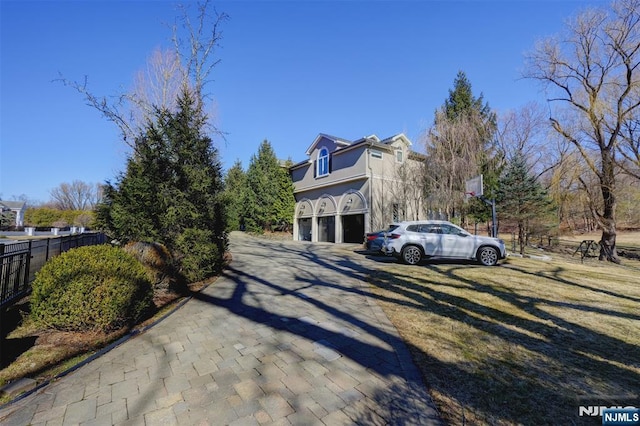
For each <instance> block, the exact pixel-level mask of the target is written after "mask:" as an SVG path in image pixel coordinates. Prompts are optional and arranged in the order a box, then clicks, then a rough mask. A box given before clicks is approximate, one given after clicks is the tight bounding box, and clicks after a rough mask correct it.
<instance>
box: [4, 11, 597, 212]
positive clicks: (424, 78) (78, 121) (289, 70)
mask: <svg viewBox="0 0 640 426" xmlns="http://www.w3.org/2000/svg"><path fill="white" fill-rule="evenodd" d="M587 4H593V5H597V6H606V5H607V3H606V2H604V1H590V2H587V1H578V0H572V1H562V0H553V1H552V0H547V1H542V0H539V1H517V0H511V1H508V0H504V1H489V0H475V1H457V0H452V1H430V0H425V1H418V0H414V1H402V0H400V1H366V0H362V1H349V0H343V1H321V0H315V1H314V0H311V1H268V0H263V1H248V0H247V1H221V2H214V3H213V5H215V7H216V9H217V10H218V11H221V12H225V13H227V14H228V15H229V16H230V19H229V20H228V21H226V22H225V23H224V25H223V26H222V31H223V40H222V43H221V48H220V49H219V50H218V52H217V56H218V58H219V59H220V60H221V62H220V63H219V65H218V66H217V67H216V68H215V70H214V71H213V74H212V77H213V79H214V81H213V82H212V83H211V84H210V85H209V86H207V88H208V91H209V92H210V93H211V94H212V96H213V99H214V100H215V108H214V111H215V114H214V115H215V117H214V122H215V124H216V125H217V126H218V127H219V128H220V129H221V130H222V131H224V132H226V133H227V137H226V140H219V139H218V140H216V144H217V147H218V148H219V150H220V153H221V158H222V162H223V165H224V167H225V168H227V167H230V166H231V165H232V164H233V163H234V162H235V160H236V159H239V160H241V161H242V164H243V166H244V167H245V168H246V167H247V166H248V164H249V160H250V157H251V155H252V154H254V153H255V152H257V149H258V146H259V144H260V143H261V142H262V141H263V140H264V139H268V140H269V141H270V142H271V144H272V145H273V147H274V149H275V151H276V153H277V155H278V156H279V157H281V158H289V157H290V158H291V159H292V160H294V161H296V162H297V161H301V160H303V159H304V153H305V150H306V149H307V148H308V146H309V145H310V144H311V143H312V142H313V140H314V139H315V137H316V136H317V135H318V134H319V133H328V134H332V135H335V136H339V137H342V138H346V139H357V138H360V137H362V136H365V135H370V134H376V135H378V136H379V137H381V138H385V137H388V136H391V135H393V134H396V133H400V132H404V133H405V134H406V135H407V136H408V137H409V139H411V140H412V141H413V142H414V149H416V150H418V151H419V150H421V146H420V142H419V140H420V136H421V134H422V133H423V132H424V131H425V130H426V129H427V128H428V127H429V126H430V125H431V123H432V121H433V116H434V111H435V110H436V109H437V108H439V107H440V106H441V105H442V104H443V103H444V100H445V99H446V98H447V96H448V92H449V90H450V89H451V88H452V87H453V81H454V79H455V77H456V74H457V72H458V71H459V70H461V71H464V72H465V73H466V75H467V77H468V79H469V80H470V82H471V84H472V88H473V91H474V94H475V95H476V96H479V95H480V94H483V96H484V99H485V101H487V102H488V103H489V105H490V106H491V107H492V108H493V109H494V110H495V111H497V112H498V113H501V112H504V111H507V110H510V109H515V108H518V107H521V106H523V105H524V104H526V103H528V102H531V101H540V102H543V101H544V99H545V95H544V93H543V92H541V90H540V87H539V86H537V85H536V84H535V82H533V81H530V80H523V79H522V78H521V73H522V68H523V64H524V61H523V55H524V53H525V52H526V51H528V50H531V49H532V48H533V46H534V43H535V41H536V40H538V39H540V38H542V37H545V36H549V35H552V34H556V33H558V32H559V31H561V30H562V28H563V27H564V24H565V20H566V19H567V18H568V17H570V16H571V15H573V14H575V13H576V12H578V11H580V10H582V9H583V8H584V7H585V6H586V5H587ZM177 14H178V12H177V11H176V8H175V2H173V1H153V0H148V1H38V2H35V1H28V0H27V1H7V0H0V28H1V29H0V82H1V85H0V197H1V198H3V199H12V198H13V197H15V196H20V195H22V194H24V195H26V196H27V198H28V199H29V200H34V201H47V200H49V198H50V197H49V192H50V190H51V189H53V188H55V187H57V186H59V185H60V184H61V183H63V182H71V181H73V180H76V179H77V180H81V181H84V182H88V183H101V182H104V181H105V180H114V178H115V177H116V176H117V174H118V172H120V171H122V170H123V169H124V165H125V161H126V156H127V147H126V145H125V144H124V143H123V142H122V141H120V140H119V133H118V130H117V128H116V127H115V125H114V124H112V123H110V122H108V121H107V120H106V119H104V118H103V117H102V116H101V115H100V113H99V112H98V111H96V110H94V109H92V108H91V107H89V106H87V105H85V103H84V101H83V99H82V96H81V95H79V94H78V93H77V92H75V91H74V90H72V89H70V88H68V87H65V86H64V85H62V84H61V83H59V82H54V81H53V80H55V79H56V78H58V76H59V75H60V74H62V75H63V76H64V77H66V78H68V79H70V80H78V81H82V80H83V79H84V77H85V76H87V78H88V82H89V89H90V90H91V91H92V92H93V93H94V94H96V95H101V96H102V95H106V96H110V95H116V94H118V93H120V92H122V91H123V90H126V89H129V88H130V87H131V86H132V84H133V79H134V76H135V74H136V73H137V72H138V71H139V70H140V69H142V68H143V67H144V66H145V61H146V59H147V57H148V56H149V55H150V54H151V53H152V52H153V50H154V49H156V48H158V47H169V46H170V42H169V39H170V35H171V34H170V30H169V29H168V28H167V26H166V25H167V24H168V23H171V22H173V20H174V17H175V16H176V15H177Z"/></svg>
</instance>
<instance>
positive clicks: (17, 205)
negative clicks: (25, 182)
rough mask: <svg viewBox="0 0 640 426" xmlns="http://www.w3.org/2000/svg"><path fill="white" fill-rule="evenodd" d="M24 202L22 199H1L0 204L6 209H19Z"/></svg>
mask: <svg viewBox="0 0 640 426" xmlns="http://www.w3.org/2000/svg"><path fill="white" fill-rule="evenodd" d="M25 204H26V203H25V202H24V201H1V200H0V206H3V207H5V208H8V209H14V210H21V209H22V208H23V207H24V205H25Z"/></svg>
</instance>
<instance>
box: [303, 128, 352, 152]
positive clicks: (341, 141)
mask: <svg viewBox="0 0 640 426" xmlns="http://www.w3.org/2000/svg"><path fill="white" fill-rule="evenodd" d="M322 139H329V140H331V141H333V143H335V144H336V145H340V146H349V145H351V142H349V141H348V140H346V139H342V138H339V137H336V136H331V135H327V134H326V133H320V134H319V135H318V136H317V137H316V138H315V140H314V141H313V143H312V144H311V146H310V147H309V148H307V152H306V154H307V155H311V153H312V152H313V150H314V149H315V148H316V145H318V143H319V142H320V141H321V140H322Z"/></svg>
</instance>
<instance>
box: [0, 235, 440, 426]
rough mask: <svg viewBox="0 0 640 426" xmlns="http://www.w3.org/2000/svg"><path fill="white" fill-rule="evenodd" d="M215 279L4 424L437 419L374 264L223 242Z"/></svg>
mask: <svg viewBox="0 0 640 426" xmlns="http://www.w3.org/2000/svg"><path fill="white" fill-rule="evenodd" d="M231 253H232V256H233V261H232V262H231V264H230V266H229V268H228V269H227V270H226V271H225V273H224V274H223V276H222V277H221V278H220V279H218V280H217V281H216V282H215V283H214V284H212V285H211V286H209V287H208V288H206V289H205V290H204V291H203V292H202V293H198V294H196V295H194V296H193V298H192V300H190V301H189V302H187V303H186V304H184V305H183V306H182V307H181V308H180V309H178V310H177V311H176V312H174V313H173V314H171V315H170V316H169V317H167V318H166V319H164V320H163V321H161V322H160V323H159V324H157V325H156V326H154V327H153V328H151V329H150V330H148V331H147V332H145V333H144V334H141V335H138V336H136V337H134V338H132V339H129V340H128V341H126V342H125V343H123V344H122V345H120V346H118V347H116V348H115V349H113V350H111V351H110V352H108V353H107V354H105V355H103V356H102V357H100V358H98V359H96V360H94V361H92V362H90V363H88V364H86V365H84V366H83V367H81V368H79V369H78V370H76V371H75V372H73V373H71V374H69V375H66V376H64V377H63V378H61V379H60V380H58V381H56V382H54V383H51V384H50V385H48V386H46V387H45V388H43V389H41V390H40V391H39V392H37V393H34V394H32V395H30V396H28V397H26V398H24V399H22V400H20V401H18V402H17V403H14V404H12V405H10V406H9V407H6V408H4V409H2V410H1V411H0V423H1V424H12V425H13V424H16V425H22V424H47V425H48V424H64V425H67V424H69V425H71V424H103V425H111V424H123V425H125V424H126V425H128V424H132V425H150V426H151V425H158V424H168V425H171V424H176V425H200V424H210V425H222V424H232V425H251V424H278V425H288V424H296V425H311V424H319V425H320V424H326V425H338V424H420V425H427V424H439V419H438V416H437V414H436V412H435V410H434V409H433V408H432V405H431V404H430V399H429V396H428V394H427V392H426V390H425V387H424V385H423V383H422V381H421V379H420V376H419V374H418V372H417V369H416V368H415V366H414V365H413V363H412V362H411V359H410V356H409V353H408V351H407V349H406V347H405V346H404V344H403V343H402V341H401V340H400V338H399V337H398V333H397V331H396V329H395V328H394V327H393V326H392V325H391V323H390V322H389V320H388V319H387V317H386V316H385V315H384V313H383V312H382V310H381V309H380V308H379V307H378V306H377V304H376V303H375V301H374V300H373V299H371V298H369V297H368V291H367V284H366V282H365V281H363V279H364V278H366V274H367V271H368V268H371V267H374V265H375V263H374V262H372V261H370V260H367V259H366V258H365V257H363V256H361V255H358V254H355V253H353V252H352V251H349V250H346V249H345V248H344V246H343V247H340V246H336V245H331V244H310V243H304V242H294V241H284V242H283V241H269V240H265V239H258V238H253V237H250V236H247V235H245V234H242V233H233V234H232V235H231Z"/></svg>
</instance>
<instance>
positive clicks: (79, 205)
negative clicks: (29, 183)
mask: <svg viewBox="0 0 640 426" xmlns="http://www.w3.org/2000/svg"><path fill="white" fill-rule="evenodd" d="M98 188H99V185H95V184H90V183H86V182H82V181H79V180H74V181H73V182H71V183H66V182H65V183H61V184H60V186H58V187H57V188H53V189H52V190H51V191H50V192H49V194H50V195H51V200H52V202H53V205H54V206H55V207H56V208H58V209H60V210H92V209H93V208H94V206H95V205H96V203H97V202H98V193H99V189H98Z"/></svg>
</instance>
